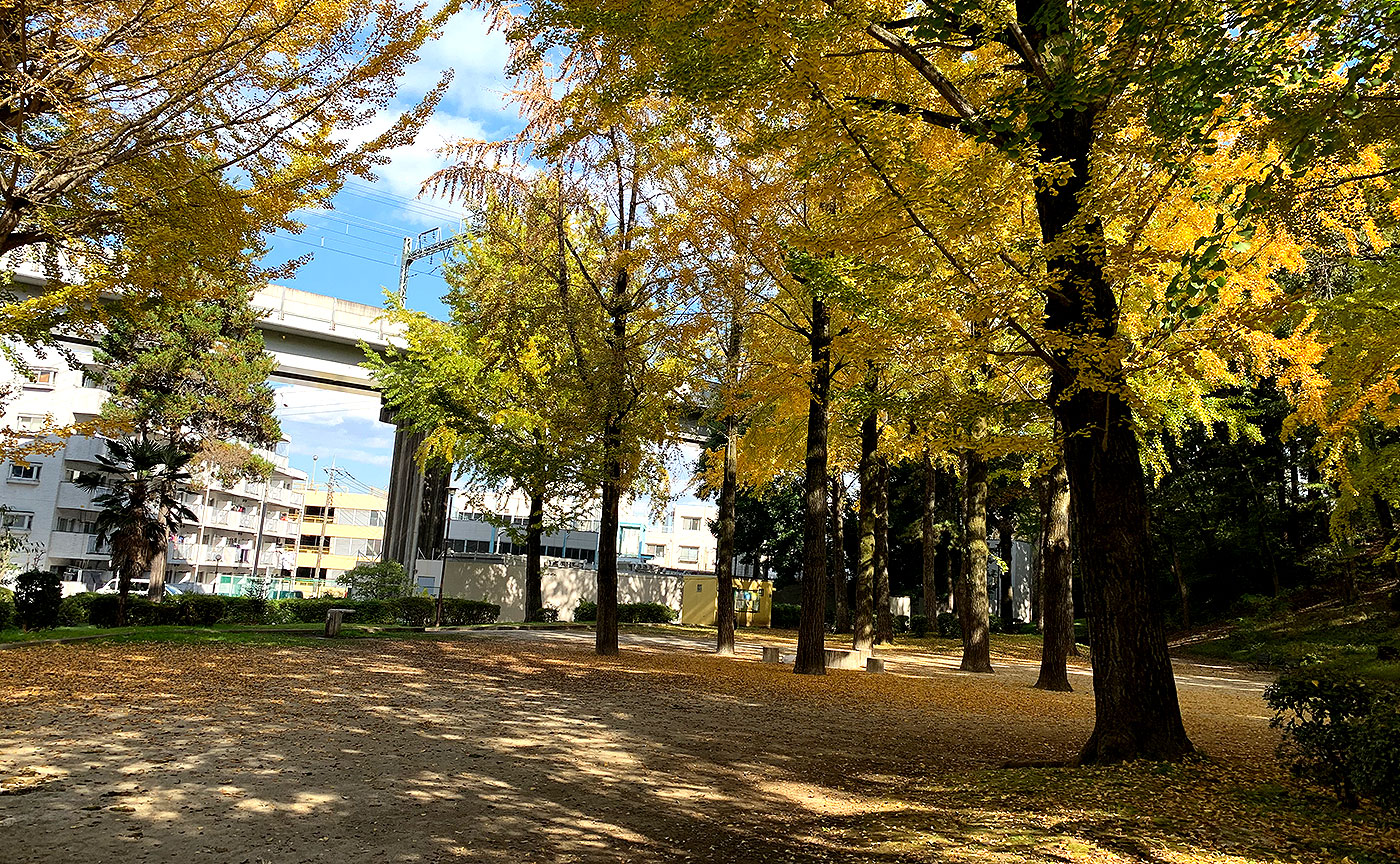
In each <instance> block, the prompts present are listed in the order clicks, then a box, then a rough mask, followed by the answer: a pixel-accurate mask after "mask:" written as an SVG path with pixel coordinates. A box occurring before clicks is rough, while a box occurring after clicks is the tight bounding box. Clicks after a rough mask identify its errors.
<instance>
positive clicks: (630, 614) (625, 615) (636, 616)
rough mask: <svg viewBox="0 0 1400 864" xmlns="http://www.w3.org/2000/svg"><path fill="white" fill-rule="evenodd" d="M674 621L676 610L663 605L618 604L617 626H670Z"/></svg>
mask: <svg viewBox="0 0 1400 864" xmlns="http://www.w3.org/2000/svg"><path fill="white" fill-rule="evenodd" d="M674 620H676V610H674V609H672V608H671V607H670V606H667V605H666V604H664V603H619V604H617V623H619V624H670V623H671V622H672V621H674Z"/></svg>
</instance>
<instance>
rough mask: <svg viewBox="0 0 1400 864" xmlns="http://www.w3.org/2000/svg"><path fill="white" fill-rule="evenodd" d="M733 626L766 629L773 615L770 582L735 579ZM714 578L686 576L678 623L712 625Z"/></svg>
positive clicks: (694, 575)
mask: <svg viewBox="0 0 1400 864" xmlns="http://www.w3.org/2000/svg"><path fill="white" fill-rule="evenodd" d="M733 581H734V599H733V601H732V602H733V603H734V625H735V626H736V627H767V626H768V624H769V621H770V620H772V616H773V583H772V582H771V581H769V580H767V579H739V578H735V579H734V580H733ZM716 582H717V580H716V579H715V577H714V576H706V575H702V574H699V573H696V574H693V575H687V576H686V577H685V583H684V589H683V591H684V593H683V596H682V598H681V623H682V624H693V625H696V626H699V627H713V626H715V611H716V608H717V607H716V604H715V590H716Z"/></svg>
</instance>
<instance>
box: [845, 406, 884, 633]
mask: <svg viewBox="0 0 1400 864" xmlns="http://www.w3.org/2000/svg"><path fill="white" fill-rule="evenodd" d="M879 431H880V425H879V418H878V417H876V415H875V412H874V411H871V412H870V413H869V414H867V415H865V420H864V421H862V422H861V424H860V512H859V514H858V519H859V522H858V529H857V530H859V532H860V534H859V537H860V561H859V562H857V564H856V623H855V632H854V635H853V637H852V639H851V647H853V648H855V649H856V650H857V651H869V650H870V648H871V646H873V645H874V644H875V506H876V505H875V484H876V483H877V482H878V471H879V468H878V466H877V465H876V462H875V446H876V444H877V442H878V440H879Z"/></svg>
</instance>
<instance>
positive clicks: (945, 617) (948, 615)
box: [935, 612, 962, 639]
mask: <svg viewBox="0 0 1400 864" xmlns="http://www.w3.org/2000/svg"><path fill="white" fill-rule="evenodd" d="M935 623H936V625H937V627H938V635H939V637H941V638H943V639H961V638H962V624H961V623H960V622H959V621H958V616H957V614H956V613H953V612H939V613H938V620H937V621H936V622H935Z"/></svg>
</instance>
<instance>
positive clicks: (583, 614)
mask: <svg viewBox="0 0 1400 864" xmlns="http://www.w3.org/2000/svg"><path fill="white" fill-rule="evenodd" d="M574 620H575V621H597V620H598V604H597V603H594V602H593V601H592V600H580V601H578V605H577V606H575V607H574Z"/></svg>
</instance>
